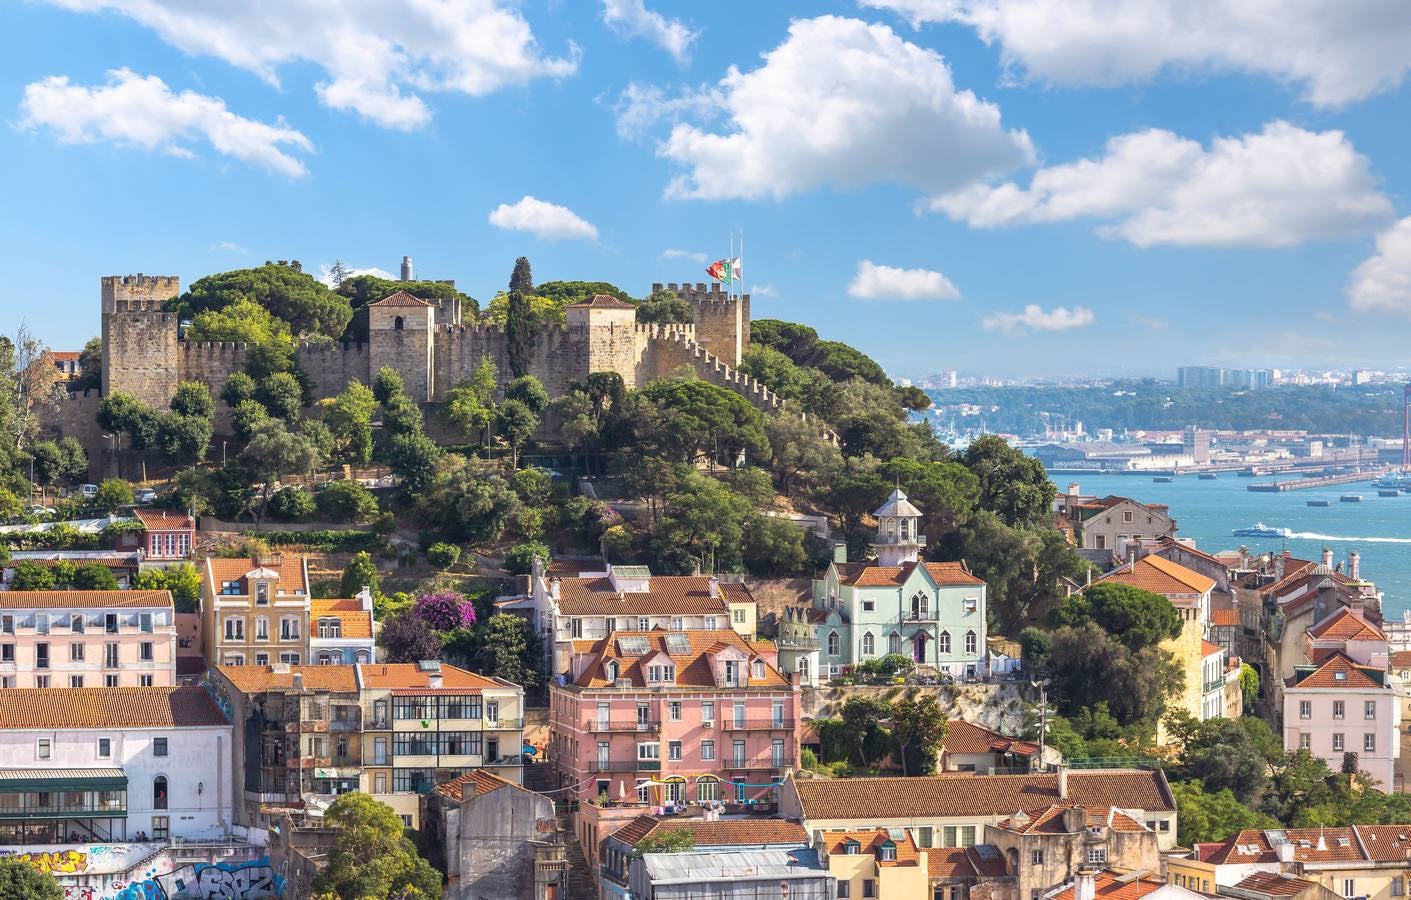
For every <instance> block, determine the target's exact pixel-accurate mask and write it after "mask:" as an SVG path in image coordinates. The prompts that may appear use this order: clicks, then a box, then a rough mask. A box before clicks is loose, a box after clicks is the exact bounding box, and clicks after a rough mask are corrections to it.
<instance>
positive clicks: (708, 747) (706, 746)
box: [701, 741, 715, 759]
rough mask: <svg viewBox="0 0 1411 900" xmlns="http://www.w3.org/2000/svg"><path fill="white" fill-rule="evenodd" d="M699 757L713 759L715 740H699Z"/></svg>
mask: <svg viewBox="0 0 1411 900" xmlns="http://www.w3.org/2000/svg"><path fill="white" fill-rule="evenodd" d="M701 759H715V741H701Z"/></svg>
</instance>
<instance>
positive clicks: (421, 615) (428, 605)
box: [412, 591, 475, 631]
mask: <svg viewBox="0 0 1411 900" xmlns="http://www.w3.org/2000/svg"><path fill="white" fill-rule="evenodd" d="M412 615H413V616H414V617H415V618H416V619H417V621H419V622H422V623H425V624H426V626H427V627H429V628H431V629H432V630H433V631H455V630H456V629H457V628H469V627H470V626H472V625H474V624H475V604H473V603H471V602H470V601H469V600H467V599H466V598H465V595H464V594H459V593H457V592H455V591H437V592H435V593H433V594H422V595H421V596H420V597H417V598H416V601H415V602H414V603H413V604H412Z"/></svg>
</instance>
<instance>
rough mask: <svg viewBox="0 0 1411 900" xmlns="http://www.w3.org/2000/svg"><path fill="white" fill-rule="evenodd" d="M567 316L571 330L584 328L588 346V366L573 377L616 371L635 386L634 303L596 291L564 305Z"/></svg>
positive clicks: (635, 329)
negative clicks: (584, 297) (580, 299)
mask: <svg viewBox="0 0 1411 900" xmlns="http://www.w3.org/2000/svg"><path fill="white" fill-rule="evenodd" d="M564 319H565V321H566V324H567V325H568V328H569V330H570V331H577V330H578V329H584V332H583V340H585V341H586V343H587V347H588V359H587V370H586V371H584V372H581V373H577V374H576V375H574V376H573V377H577V378H581V377H584V376H586V375H589V374H592V373H593V372H617V373H619V374H620V375H622V380H623V382H624V383H626V384H627V386H628V387H632V386H634V383H635V381H636V379H635V377H634V375H635V373H636V369H637V353H636V331H637V308H636V307H635V306H633V305H632V304H630V303H624V302H622V301H621V300H619V299H617V298H616V297H613V296H609V295H608V294H594V295H593V296H592V297H591V298H589V299H588V300H585V301H583V302H582V303H574V304H571V305H569V306H566V307H564Z"/></svg>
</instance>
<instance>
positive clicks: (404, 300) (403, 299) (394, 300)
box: [368, 291, 434, 309]
mask: <svg viewBox="0 0 1411 900" xmlns="http://www.w3.org/2000/svg"><path fill="white" fill-rule="evenodd" d="M433 305H434V304H431V303H427V302H426V301H425V300H423V299H421V298H420V297H414V296H412V295H411V294H408V293H407V292H406V291H397V292H396V293H395V294H388V295H387V296H386V297H383V298H382V299H381V300H375V301H373V302H372V303H369V304H368V306H381V307H405V308H407V309H419V308H422V307H426V306H433Z"/></svg>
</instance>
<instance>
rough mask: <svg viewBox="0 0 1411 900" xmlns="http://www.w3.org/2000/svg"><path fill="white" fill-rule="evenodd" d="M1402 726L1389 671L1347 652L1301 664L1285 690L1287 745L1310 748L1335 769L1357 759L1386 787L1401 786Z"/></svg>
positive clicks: (1399, 706) (1285, 734) (1338, 769)
mask: <svg viewBox="0 0 1411 900" xmlns="http://www.w3.org/2000/svg"><path fill="white" fill-rule="evenodd" d="M1400 724H1401V704H1400V703H1399V702H1398V701H1397V696H1396V692H1395V691H1394V690H1393V689H1392V688H1391V686H1390V685H1388V683H1387V673H1386V670H1385V669H1379V668H1375V667H1371V666H1365V665H1359V664H1358V663H1357V662H1355V661H1354V660H1353V659H1351V658H1350V657H1348V656H1347V655H1346V654H1344V653H1342V652H1341V651H1335V652H1333V653H1332V654H1331V655H1330V656H1328V657H1327V658H1326V659H1324V660H1323V661H1322V663H1321V664H1314V665H1308V666H1297V667H1295V670H1294V675H1293V677H1292V678H1291V679H1289V681H1288V683H1287V684H1286V686H1285V688H1284V749H1285V750H1299V749H1303V750H1307V751H1308V752H1309V753H1312V754H1313V755H1314V756H1317V757H1320V758H1322V759H1323V760H1324V761H1325V762H1327V764H1328V768H1330V769H1332V770H1333V771H1334V772H1339V771H1341V770H1342V767H1343V763H1344V761H1349V762H1350V761H1351V758H1352V757H1355V758H1356V763H1357V769H1358V770H1359V771H1363V772H1368V773H1370V774H1371V776H1372V777H1373V778H1375V779H1377V781H1379V782H1381V787H1382V790H1388V791H1389V790H1392V789H1393V787H1394V785H1395V784H1396V779H1395V774H1394V770H1395V767H1396V760H1397V757H1399V756H1400V755H1401V741H1400V735H1399V734H1398V733H1397V732H1398V728H1399V726H1400Z"/></svg>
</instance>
